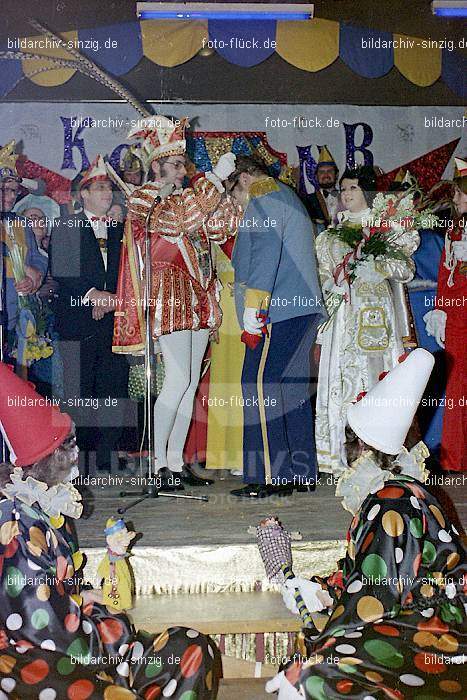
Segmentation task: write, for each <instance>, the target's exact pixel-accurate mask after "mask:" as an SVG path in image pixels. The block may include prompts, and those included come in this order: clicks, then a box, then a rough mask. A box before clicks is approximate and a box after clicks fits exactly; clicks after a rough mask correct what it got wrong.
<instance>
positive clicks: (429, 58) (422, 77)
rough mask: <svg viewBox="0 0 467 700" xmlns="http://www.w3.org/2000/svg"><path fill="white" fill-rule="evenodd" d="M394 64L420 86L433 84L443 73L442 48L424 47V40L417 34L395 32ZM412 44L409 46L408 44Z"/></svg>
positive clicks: (408, 78)
mask: <svg viewBox="0 0 467 700" xmlns="http://www.w3.org/2000/svg"><path fill="white" fill-rule="evenodd" d="M394 40H395V41H396V42H397V43H396V45H395V46H396V47H397V48H394V65H395V66H396V68H398V69H399V71H400V72H401V73H402V75H403V76H404V77H405V78H407V80H410V82H411V83H414V84H415V85H419V86H420V87H428V85H433V83H435V82H436V81H437V80H438V78H439V76H440V75H441V49H440V48H437V47H435V48H424V47H423V41H426V40H424V39H420V38H419V37H415V36H406V35H405V34H394ZM408 44H409V45H410V44H412V47H411V48H409V47H408V46H407V45H408Z"/></svg>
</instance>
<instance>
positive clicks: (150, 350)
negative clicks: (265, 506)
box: [118, 184, 209, 514]
mask: <svg viewBox="0 0 467 700" xmlns="http://www.w3.org/2000/svg"><path fill="white" fill-rule="evenodd" d="M173 188H174V186H173V184H168V185H165V186H164V187H162V188H161V190H160V194H159V195H158V196H157V197H155V198H154V200H153V202H152V206H151V208H150V210H149V212H148V215H147V216H146V226H145V238H144V268H143V270H144V320H145V324H146V328H145V341H146V342H145V348H144V374H145V395H144V400H145V414H146V430H147V436H148V470H147V477H148V486H146V488H144V489H143V490H142V491H141V492H138V491H121V492H120V496H121V497H125V496H137V495H139V496H140V498H138V499H137V500H136V501H134V502H133V503H130V504H129V505H128V506H126V507H125V508H119V509H118V513H120V514H123V513H125V512H126V511H127V510H129V508H133V506H136V505H137V504H138V503H141V502H142V501H145V500H146V499H148V498H159V496H163V497H164V498H184V499H188V500H194V501H209V498H208V496H189V495H185V494H175V493H162V492H161V491H159V489H158V488H157V486H156V483H155V482H156V473H157V472H156V466H155V459H156V457H155V454H154V405H153V401H152V397H151V377H152V372H151V370H152V365H153V359H154V341H153V338H152V333H151V307H150V300H151V282H152V275H151V270H152V266H151V237H150V235H149V220H150V218H151V215H152V213H153V211H154V208H155V207H156V206H157V205H158V204H160V202H162V200H163V199H165V198H166V197H167V196H168V195H169V194H170V193H171V192H172V190H173Z"/></svg>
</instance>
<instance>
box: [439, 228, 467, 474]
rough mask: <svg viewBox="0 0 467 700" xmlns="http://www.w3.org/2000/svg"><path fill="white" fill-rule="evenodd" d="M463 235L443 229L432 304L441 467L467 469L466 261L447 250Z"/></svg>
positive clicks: (453, 469) (454, 229) (459, 231)
mask: <svg viewBox="0 0 467 700" xmlns="http://www.w3.org/2000/svg"><path fill="white" fill-rule="evenodd" d="M466 237H467V231H466V230H463V229H462V228H461V227H460V226H455V227H453V228H451V229H449V230H448V231H447V234H446V245H445V248H444V251H443V254H442V256H441V260H440V264H439V272H438V290H437V293H436V302H435V307H436V308H437V309H441V310H442V311H445V312H446V331H445V355H446V373H447V383H446V403H445V408H444V416H443V434H442V438H441V455H440V463H441V468H442V469H444V470H448V471H449V470H452V471H467V407H466V404H465V395H466V393H467V380H466V372H465V366H466V362H467V350H466V342H465V339H466V337H467V313H466V311H465V305H466V302H467V263H465V262H464V261H462V260H456V259H455V258H454V257H453V255H452V251H451V245H452V242H453V241H460V240H462V239H463V238H464V239H465V238H466Z"/></svg>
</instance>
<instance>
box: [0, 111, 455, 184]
mask: <svg viewBox="0 0 467 700" xmlns="http://www.w3.org/2000/svg"><path fill="white" fill-rule="evenodd" d="M153 107H154V111H155V113H162V114H167V115H171V116H173V117H175V118H181V117H182V116H185V115H186V116H188V117H189V119H190V122H191V130H192V131H193V132H230V133H231V132H235V133H238V132H256V133H263V134H265V138H266V141H267V143H268V145H269V146H270V148H271V151H272V152H275V153H276V154H280V155H282V159H286V160H287V162H288V164H289V165H291V166H298V165H300V166H301V172H302V180H303V187H304V189H306V190H307V191H312V190H313V167H314V164H315V162H316V160H317V158H318V146H322V145H325V144H326V145H327V146H328V149H329V150H330V152H331V153H332V155H333V156H334V158H335V160H336V162H337V164H338V166H339V169H340V171H341V172H342V171H343V169H344V167H345V166H346V165H348V166H353V165H355V164H358V163H366V164H373V165H376V166H379V167H380V168H381V169H382V170H383V171H384V172H388V171H391V170H393V169H394V168H397V167H398V166H399V165H402V164H404V163H407V162H409V161H411V160H413V159H415V158H418V157H420V156H422V155H423V154H425V153H427V152H429V151H432V150H434V149H435V148H437V147H439V146H442V145H444V144H446V143H448V142H451V141H453V140H454V139H458V138H460V139H461V140H460V142H459V144H458V146H457V148H456V151H455V155H459V156H464V157H465V154H466V152H467V149H466V140H467V139H466V136H465V132H466V130H465V126H466V124H467V118H466V116H465V113H464V110H463V108H461V107H434V106H433V107H431V106H416V107H384V106H366V107H365V106H357V105H270V104H268V105H266V104H248V105H241V104H215V105H214V104H185V103H183V104H182V103H170V104H169V103H165V104H154V105H153ZM138 119H139V115H138V114H137V113H136V112H135V111H134V110H133V109H132V108H131V107H130V106H129V105H127V104H122V103H120V102H99V103H94V102H77V103H56V102H34V103H24V102H22V103H14V102H13V103H4V104H3V105H1V106H0V143H1V144H5V143H6V142H8V141H10V140H11V139H15V140H16V141H17V142H22V143H21V147H22V152H23V153H24V154H25V155H26V156H27V157H28V159H29V160H31V161H34V162H35V163H39V164H40V165H42V166H45V167H47V168H49V169H50V170H53V171H55V172H56V173H59V174H61V175H63V176H65V177H67V178H69V179H73V178H74V177H75V176H76V175H77V173H78V172H80V170H82V169H84V168H86V167H88V165H89V163H90V162H91V161H92V160H93V159H94V158H95V156H96V155H97V154H98V153H101V154H102V155H107V156H108V157H109V159H110V161H111V162H112V164H114V165H117V166H118V163H119V161H120V157H121V154H122V153H123V152H124V151H125V149H126V148H127V146H128V144H129V141H128V140H127V138H126V135H127V133H128V131H129V130H130V128H131V127H133V126H134V125H135V124H136V123H137V120H138ZM452 170H453V166H452V161H451V163H450V164H449V165H448V166H447V168H446V170H445V176H446V177H451V176H452Z"/></svg>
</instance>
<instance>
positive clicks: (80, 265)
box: [51, 156, 128, 469]
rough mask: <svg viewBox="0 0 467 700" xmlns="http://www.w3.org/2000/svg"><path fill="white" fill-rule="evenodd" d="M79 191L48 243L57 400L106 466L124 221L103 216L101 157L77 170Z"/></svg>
mask: <svg viewBox="0 0 467 700" xmlns="http://www.w3.org/2000/svg"><path fill="white" fill-rule="evenodd" d="M79 195H80V198H81V202H82V205H83V211H82V212H81V213H80V214H77V215H72V216H70V217H69V218H67V219H61V220H60V222H59V224H58V226H57V227H55V229H54V232H53V235H52V243H51V269H52V276H53V277H54V279H55V280H57V282H58V283H59V295H58V301H57V308H56V314H57V330H58V333H59V335H60V340H61V344H60V345H61V353H62V358H63V364H64V386H65V392H64V393H65V397H64V402H65V407H66V410H67V411H69V412H70V413H71V414H72V416H73V418H74V420H75V422H76V424H77V437H78V444H79V447H80V449H81V450H83V451H85V452H86V451H87V452H88V453H91V452H94V451H95V460H96V467H97V469H109V468H110V465H111V461H112V457H113V458H114V460H116V455H115V454H114V455H112V453H113V451H114V450H115V448H116V445H117V443H118V440H119V437H120V435H121V432H122V427H123V422H124V411H125V404H126V402H125V397H126V396H127V386H128V363H127V361H126V359H125V358H124V357H120V356H118V355H115V354H113V353H112V336H113V324H114V318H113V317H114V311H115V300H116V296H115V293H114V292H115V290H116V286H117V277H118V268H119V261H120V247H121V239H122V236H123V224H121V223H118V222H116V221H112V220H110V219H109V218H108V217H107V216H106V214H107V211H108V210H109V208H110V206H111V204H112V185H111V182H110V180H109V179H108V177H107V173H106V169H105V163H104V161H103V159H102V157H101V156H98V157H97V158H96V160H95V161H94V162H93V163H92V165H91V167H90V168H89V170H88V171H87V172H86V173H85V174H84V176H83V178H82V180H81V182H80V185H79ZM88 456H89V455H88Z"/></svg>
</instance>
